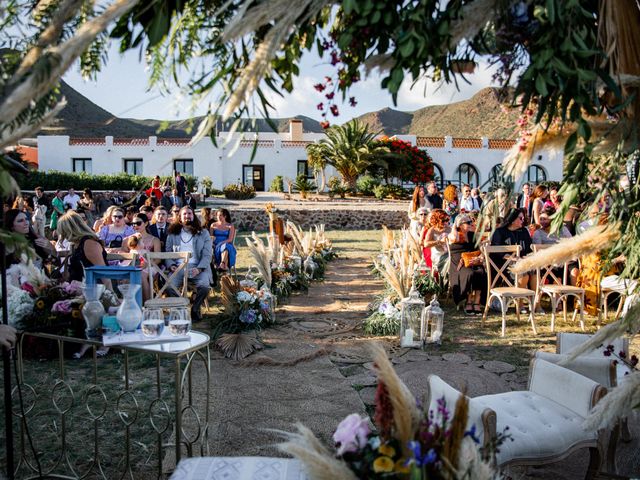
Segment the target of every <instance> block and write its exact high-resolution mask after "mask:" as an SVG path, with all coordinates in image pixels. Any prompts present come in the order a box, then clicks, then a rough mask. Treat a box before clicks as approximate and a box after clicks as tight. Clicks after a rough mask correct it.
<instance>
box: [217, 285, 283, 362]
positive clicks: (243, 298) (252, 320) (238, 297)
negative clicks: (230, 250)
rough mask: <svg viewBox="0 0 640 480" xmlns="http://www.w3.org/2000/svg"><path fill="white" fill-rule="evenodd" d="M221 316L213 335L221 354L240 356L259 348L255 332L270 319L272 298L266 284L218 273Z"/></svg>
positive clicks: (272, 312)
mask: <svg viewBox="0 0 640 480" xmlns="http://www.w3.org/2000/svg"><path fill="white" fill-rule="evenodd" d="M220 285H221V291H222V307H223V309H224V314H223V317H222V320H221V321H220V322H218V323H217V324H216V325H215V326H214V331H213V337H214V338H217V339H218V340H217V342H216V344H217V345H218V347H220V349H221V350H222V351H223V352H224V354H225V356H227V357H230V358H234V359H240V358H244V357H246V356H247V355H249V354H250V353H252V352H253V351H254V350H256V349H258V348H261V343H260V340H259V338H258V337H257V335H255V334H254V335H247V333H248V332H255V333H257V332H259V331H260V330H261V329H262V328H263V327H265V326H267V325H269V324H271V323H273V319H274V306H275V303H274V298H273V295H272V294H271V292H270V291H269V290H268V289H266V288H258V285H257V284H256V283H255V282H253V281H250V280H243V281H242V282H238V281H237V280H236V279H234V278H232V277H230V276H224V277H222V280H221V281H220Z"/></svg>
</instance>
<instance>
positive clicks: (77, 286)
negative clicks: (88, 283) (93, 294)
mask: <svg viewBox="0 0 640 480" xmlns="http://www.w3.org/2000/svg"><path fill="white" fill-rule="evenodd" d="M60 286H61V287H62V291H63V292H64V293H66V294H67V295H74V296H79V295H82V282H79V281H77V280H72V281H71V283H69V282H64V283H63V284H62V285H60Z"/></svg>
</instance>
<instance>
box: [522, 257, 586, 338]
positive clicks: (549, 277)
mask: <svg viewBox="0 0 640 480" xmlns="http://www.w3.org/2000/svg"><path fill="white" fill-rule="evenodd" d="M551 246H553V245H533V252H534V253H537V252H539V251H540V250H544V249H545V248H549V247H551ZM554 268H555V265H547V266H544V267H539V268H537V269H536V280H537V282H536V299H535V304H536V305H538V302H540V299H541V298H542V295H548V296H549V300H550V301H551V331H552V332H553V331H555V326H556V310H557V308H558V304H559V303H560V302H562V312H563V317H564V321H565V322H566V321H567V299H568V297H571V296H572V297H575V298H576V300H577V301H579V302H580V328H581V329H582V330H583V331H584V288H580V287H574V286H572V285H567V278H568V274H569V272H568V268H569V267H568V264H567V263H565V264H564V265H563V268H562V270H563V272H562V278H559V277H558V275H556V272H554ZM547 281H550V282H551V283H547ZM577 313H578V309H577V308H574V310H573V317H572V318H571V321H572V322H575V320H576V315H577Z"/></svg>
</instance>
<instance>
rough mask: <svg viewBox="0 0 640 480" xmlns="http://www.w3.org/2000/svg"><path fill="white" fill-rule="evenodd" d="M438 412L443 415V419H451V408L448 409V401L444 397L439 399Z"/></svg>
mask: <svg viewBox="0 0 640 480" xmlns="http://www.w3.org/2000/svg"><path fill="white" fill-rule="evenodd" d="M438 413H439V414H440V415H441V416H442V421H443V422H446V421H447V420H448V419H449V410H447V401H446V400H445V398H444V397H442V398H439V399H438Z"/></svg>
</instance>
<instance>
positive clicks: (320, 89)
mask: <svg viewBox="0 0 640 480" xmlns="http://www.w3.org/2000/svg"><path fill="white" fill-rule="evenodd" d="M313 88H315V89H316V90H317V91H319V92H322V91H323V90H324V89H325V88H326V87H325V86H324V85H323V84H321V83H316V84H315V85H314V86H313Z"/></svg>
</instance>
